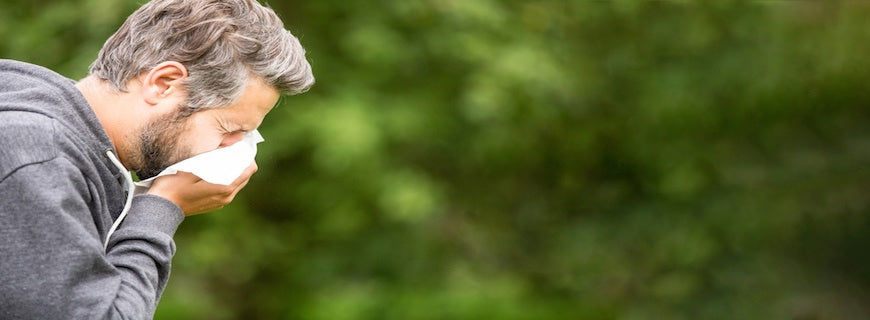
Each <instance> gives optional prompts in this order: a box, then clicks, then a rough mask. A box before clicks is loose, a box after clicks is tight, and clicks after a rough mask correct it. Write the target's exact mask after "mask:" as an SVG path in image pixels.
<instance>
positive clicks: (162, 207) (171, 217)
mask: <svg viewBox="0 0 870 320" xmlns="http://www.w3.org/2000/svg"><path fill="white" fill-rule="evenodd" d="M183 220H184V212H182V211H181V208H179V207H178V206H177V205H176V204H175V203H173V202H172V201H169V200H168V199H166V198H163V197H160V196H155V195H151V194H141V195H137V196H135V197H133V203H132V204H131V205H130V212H129V213H128V214H127V217H126V218H125V219H124V222H122V224H123V226H125V227H134V228H138V229H145V230H154V231H159V232H162V233H165V234H168V235H169V236H170V237H171V236H174V235H175V230H177V229H178V225H180V224H181V221H183Z"/></svg>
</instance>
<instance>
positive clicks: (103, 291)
mask: <svg viewBox="0 0 870 320" xmlns="http://www.w3.org/2000/svg"><path fill="white" fill-rule="evenodd" d="M313 82H314V78H313V76H312V74H311V69H310V66H309V64H308V62H306V60H305V53H304V50H303V48H302V47H301V45H300V44H299V42H298V40H297V39H296V38H295V37H294V36H293V35H291V34H290V32H289V31H286V30H285V29H284V26H283V24H282V22H281V20H280V19H279V18H278V17H277V16H276V14H275V13H274V12H273V11H272V10H271V9H268V8H265V7H263V6H261V5H260V4H259V3H257V2H256V0H154V1H151V2H149V3H146V4H145V5H143V6H142V7H141V8H140V9H139V10H137V11H136V12H134V13H133V14H132V15H131V16H130V17H129V18H128V19H127V21H126V22H125V23H124V24H123V25H122V26H121V28H120V29H119V30H118V31H117V33H115V34H114V35H113V36H112V37H111V38H109V40H108V41H107V42H106V44H105V46H104V47H103V49H102V50H101V51H100V53H99V56H98V58H97V60H96V61H95V62H94V63H93V64H92V65H91V68H90V74H89V75H88V76H87V77H86V78H85V79H83V80H81V81H79V82H77V83H76V82H74V81H71V80H69V79H66V78H64V77H62V76H60V75H58V74H56V73H54V72H52V71H49V70H47V69H44V68H41V67H38V66H34V65H30V64H26V63H21V62H15V61H9V60H2V61H0V319H103V318H125V319H127V318H133V319H141V318H152V317H153V315H154V311H155V309H156V306H157V301H158V300H159V299H160V295H161V293H162V292H163V289H164V288H165V286H166V283H167V279H168V276H169V270H170V260H171V258H172V255H173V254H174V252H175V245H174V242H173V240H172V236H173V234H174V232H175V230H176V228H177V227H178V225H179V224H180V223H181V221H182V220H183V218H184V216H187V215H192V214H197V213H203V212H208V211H211V210H214V209H218V208H221V207H222V206H224V205H226V204H228V203H230V201H231V200H232V199H233V198H234V197H235V195H236V194H237V193H238V192H239V190H240V189H241V188H242V187H244V186H245V184H246V183H247V182H248V179H249V178H250V177H251V175H252V174H253V173H254V172H255V171H256V164H254V163H252V164H251V165H250V166H249V167H248V168H247V170H245V171H244V173H243V174H242V175H241V176H240V177H238V178H237V179H236V180H235V181H234V182H233V183H232V184H230V185H228V186H224V185H216V184H210V183H207V182H205V181H202V180H201V179H199V178H198V177H197V176H195V175H193V174H190V173H185V172H179V173H178V174H174V175H166V176H160V177H158V178H157V179H156V180H154V182H153V184H152V186H151V188H150V189H149V190H148V191H147V192H146V193H145V194H140V195H136V196H135V197H134V196H133V195H132V192H130V190H132V188H131V185H130V183H131V181H130V179H128V178H127V177H128V176H129V173H128V172H127V170H128V169H129V170H132V171H135V172H136V173H137V175H138V176H139V178H141V179H146V178H149V177H153V176H155V175H157V174H158V173H159V172H160V171H162V170H163V169H164V168H166V167H167V166H169V165H171V164H173V163H176V162H178V161H179V160H183V159H186V158H189V157H191V156H194V155H197V154H201V153H204V152H207V151H211V150H215V149H218V148H221V147H224V146H229V145H232V144H234V143H236V142H238V141H239V140H241V139H242V137H243V136H244V135H245V133H246V132H249V131H251V130H254V129H256V128H257V127H258V126H259V125H260V123H261V122H262V121H263V118H264V117H265V116H266V114H267V113H268V112H269V111H270V110H271V108H272V107H273V106H274V105H275V103H276V102H277V100H278V98H279V95H280V94H281V93H286V94H296V93H300V92H304V91H306V90H307V89H308V88H309V87H310V86H311V85H312V84H313ZM128 195H129V197H128ZM129 199H132V200H129ZM128 200H129V201H128ZM122 213H123V214H122Z"/></svg>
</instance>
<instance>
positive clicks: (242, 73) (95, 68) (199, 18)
mask: <svg viewBox="0 0 870 320" xmlns="http://www.w3.org/2000/svg"><path fill="white" fill-rule="evenodd" d="M164 61H177V62H180V63H182V64H183V65H184V66H185V67H186V68H187V70H188V78H187V80H186V81H185V82H184V89H185V90H186V91H187V95H188V96H187V98H188V101H187V106H188V107H189V108H192V109H194V110H201V109H205V108H215V107H222V106H226V105H229V104H231V103H233V102H235V101H236V100H237V99H238V98H239V97H240V96H241V95H242V92H243V91H244V89H245V87H246V85H247V83H248V80H249V79H251V76H255V77H259V78H260V79H262V80H264V81H265V83H267V84H269V85H271V86H272V87H274V88H276V89H277V90H278V91H280V92H282V93H285V94H297V93H302V92H305V91H307V90H308V88H310V87H311V85H313V84H314V76H313V75H312V73H311V66H310V65H309V64H308V61H306V60H305V49H303V48H302V45H301V44H300V43H299V40H298V39H296V37H294V36H293V34H291V33H290V31H287V30H285V29H284V24H283V23H282V22H281V19H280V18H278V16H277V15H276V14H275V12H274V11H273V10H272V9H270V8H267V7H264V6H262V5H260V3H258V2H257V1H256V0H153V1H150V2H148V3H146V4H145V5H143V6H142V7H140V8H139V9H138V10H136V12H134V13H133V14H131V15H130V16H129V17H128V18H127V21H125V22H124V24H123V25H122V26H121V28H120V29H118V31H117V32H116V33H115V34H114V35H112V36H111V37H110V38H109V39H108V40H107V41H106V43H105V45H104V46H103V48H102V50H100V53H99V56H98V57H97V60H96V61H94V63H93V64H91V68H90V74H91V75H94V76H96V77H99V78H101V79H103V80H106V81H108V82H110V83H112V84H113V85H114V87H115V88H117V89H118V90H120V91H123V92H126V91H127V88H126V83H127V82H128V81H130V80H132V79H133V78H135V77H138V76H139V75H140V74H141V73H142V72H144V71H147V70H151V69H152V68H154V67H156V66H157V65H158V64H160V63H161V62H164Z"/></svg>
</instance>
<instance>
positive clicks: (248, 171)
mask: <svg viewBox="0 0 870 320" xmlns="http://www.w3.org/2000/svg"><path fill="white" fill-rule="evenodd" d="M258 169H259V167H257V162H256V161H254V162H251V165H249V166H248V167H247V168H245V171H242V174H241V175H239V177H238V178H236V180H234V181H233V183H231V184H230V185H233V186H236V185H239V184H241V183H242V181H244V182H245V183H247V180H249V179H251V176H252V175H254V173H255V172H257V170H258Z"/></svg>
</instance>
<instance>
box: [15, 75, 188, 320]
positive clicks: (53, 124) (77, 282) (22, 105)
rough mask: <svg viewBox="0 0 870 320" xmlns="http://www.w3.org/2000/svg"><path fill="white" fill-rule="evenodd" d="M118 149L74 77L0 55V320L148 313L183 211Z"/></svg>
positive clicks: (166, 268)
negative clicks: (140, 181) (144, 183)
mask: <svg viewBox="0 0 870 320" xmlns="http://www.w3.org/2000/svg"><path fill="white" fill-rule="evenodd" d="M114 153H115V150H114V149H113V147H112V143H111V141H110V140H109V138H108V136H107V134H106V132H105V130H104V129H103V127H102V125H101V124H100V122H99V120H98V119H97V116H96V114H94V111H93V109H92V108H91V106H90V105H89V104H88V102H87V101H86V100H85V98H84V96H82V94H81V93H80V92H79V91H78V89H77V88H76V87H75V82H74V81H72V80H70V79H68V78H65V77H63V76H61V75H59V74H57V73H55V72H53V71H51V70H48V69H45V68H42V67H39V66H35V65H31V64H27V63H23V62H17V61H11V60H0V319H148V318H153V317H154V310H155V309H156V307H157V301H158V300H159V299H160V295H161V293H162V292H163V289H164V288H165V287H166V283H167V280H168V278H169V270H170V262H171V259H172V256H173V254H174V253H175V243H174V242H173V240H172V236H173V235H174V233H175V230H176V229H177V228H178V225H179V224H180V223H181V221H182V220H183V218H184V215H183V213H182V212H181V209H180V208H179V207H178V206H176V205H175V204H174V203H172V202H170V201H169V200H166V199H164V198H161V197H158V196H153V195H137V196H135V197H132V201H128V200H129V199H128V197H129V196H130V194H128V190H129V189H130V188H131V186H130V185H129V184H130V183H131V181H130V180H129V179H128V178H126V177H129V172H127V171H126V169H123V166H121V165H120V163H118V162H117V158H116V157H115V156H114ZM125 204H127V207H125ZM121 212H125V213H126V218H123V217H121V218H119V216H121ZM116 222H117V223H116ZM113 224H117V225H116V228H117V230H113V231H114V232H112V231H110V230H111V229H113Z"/></svg>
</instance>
